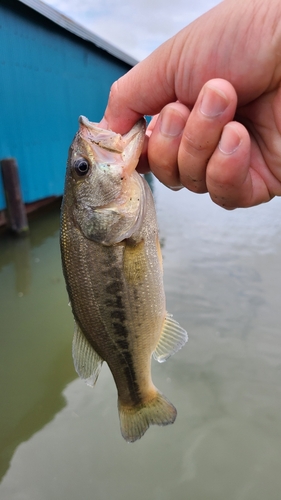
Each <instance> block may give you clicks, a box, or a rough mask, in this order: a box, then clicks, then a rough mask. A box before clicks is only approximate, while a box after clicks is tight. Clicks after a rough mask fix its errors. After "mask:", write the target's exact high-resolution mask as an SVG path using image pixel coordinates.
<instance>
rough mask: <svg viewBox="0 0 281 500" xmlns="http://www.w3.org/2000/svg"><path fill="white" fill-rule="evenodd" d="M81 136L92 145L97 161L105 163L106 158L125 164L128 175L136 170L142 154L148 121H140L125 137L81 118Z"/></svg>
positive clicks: (83, 117) (84, 117)
mask: <svg viewBox="0 0 281 500" xmlns="http://www.w3.org/2000/svg"><path fill="white" fill-rule="evenodd" d="M79 124H80V127H79V132H78V133H79V135H80V136H81V137H82V138H83V139H84V140H86V141H87V142H90V143H91V147H92V148H93V149H94V151H95V156H96V160H97V161H99V160H100V161H104V159H105V157H108V158H110V157H111V160H113V163H115V164H118V163H122V164H123V170H124V173H125V174H126V175H131V173H132V172H133V171H134V170H135V168H136V166H137V164H138V161H139V157H140V155H141V152H142V148H143V143H144V139H145V130H146V121H145V119H144V118H142V119H141V120H139V121H138V122H137V123H136V124H135V125H134V126H133V128H132V129H131V130H130V131H129V132H128V133H127V134H124V135H121V134H118V133H116V132H113V131H112V130H106V129H102V128H100V127H99V124H98V123H94V122H91V121H90V120H88V118H86V116H83V115H81V116H79Z"/></svg>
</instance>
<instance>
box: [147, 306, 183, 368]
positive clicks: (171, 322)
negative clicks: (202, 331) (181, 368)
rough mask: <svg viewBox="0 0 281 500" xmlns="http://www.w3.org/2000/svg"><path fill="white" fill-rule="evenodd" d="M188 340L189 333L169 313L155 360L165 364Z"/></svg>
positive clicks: (154, 355)
mask: <svg viewBox="0 0 281 500" xmlns="http://www.w3.org/2000/svg"><path fill="white" fill-rule="evenodd" d="M187 340H188V335H187V332H186V331H185V330H184V329H183V328H182V327H181V326H180V325H179V323H178V322H177V321H176V320H175V319H173V317H172V315H171V314H168V313H167V315H166V318H165V321H164V325H163V329H162V333H161V337H160V339H159V342H158V344H157V346H156V349H155V351H154V353H153V357H154V359H156V361H158V362H159V363H163V362H164V361H166V360H167V359H168V358H169V357H170V356H172V355H173V354H175V353H176V352H177V351H179V350H180V349H181V348H182V347H183V346H184V344H185V343H186V342H187Z"/></svg>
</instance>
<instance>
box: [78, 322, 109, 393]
mask: <svg viewBox="0 0 281 500" xmlns="http://www.w3.org/2000/svg"><path fill="white" fill-rule="evenodd" d="M72 356H73V361H74V366H75V370H76V371H77V373H78V375H79V376H80V377H81V378H82V379H83V380H84V381H85V382H86V384H87V385H89V386H91V387H94V385H95V383H96V381H97V379H98V376H99V373H100V370H101V367H102V363H103V359H102V358H101V357H100V356H99V355H98V354H97V353H96V351H95V350H94V349H93V348H92V346H91V344H90V343H89V342H88V340H87V339H86V337H85V335H84V334H83V333H82V332H81V330H80V328H79V326H78V325H77V324H75V330H74V336H73V342H72Z"/></svg>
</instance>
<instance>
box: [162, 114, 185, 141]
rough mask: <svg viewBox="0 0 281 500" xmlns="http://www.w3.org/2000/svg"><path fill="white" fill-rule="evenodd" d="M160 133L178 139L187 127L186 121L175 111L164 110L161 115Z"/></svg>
mask: <svg viewBox="0 0 281 500" xmlns="http://www.w3.org/2000/svg"><path fill="white" fill-rule="evenodd" d="M159 118H160V132H161V134H162V135H165V136H168V137H177V136H178V135H180V134H181V133H182V131H183V129H184V127H185V120H184V118H183V116H182V115H181V114H180V113H177V111H175V110H173V109H171V108H170V109H163V111H162V112H161V114H160V117H159Z"/></svg>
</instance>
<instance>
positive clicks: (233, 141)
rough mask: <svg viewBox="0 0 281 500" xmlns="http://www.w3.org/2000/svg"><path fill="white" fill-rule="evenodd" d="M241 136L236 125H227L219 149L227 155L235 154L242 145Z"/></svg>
mask: <svg viewBox="0 0 281 500" xmlns="http://www.w3.org/2000/svg"><path fill="white" fill-rule="evenodd" d="M240 143H241V137H240V135H239V134H238V133H237V131H236V130H235V128H234V127H232V126H231V125H226V126H225V127H224V129H223V133H222V136H221V140H220V142H219V149H220V151H221V152H222V153H224V154H226V155H231V154H233V153H234V152H235V151H236V150H237V149H238V148H239V146H240Z"/></svg>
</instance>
